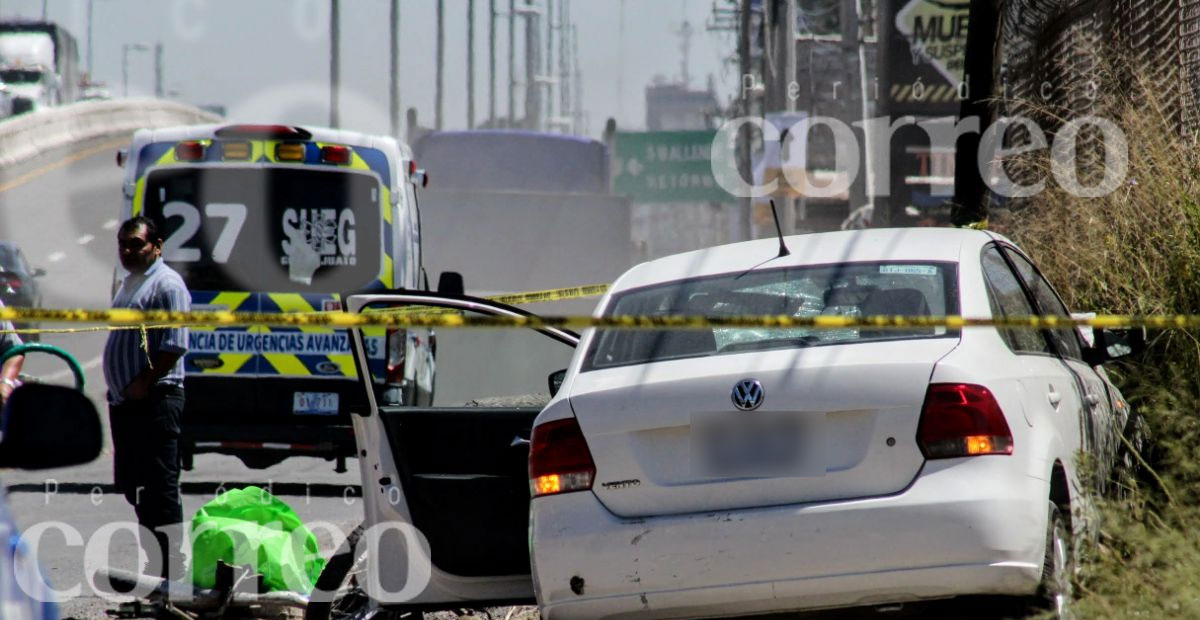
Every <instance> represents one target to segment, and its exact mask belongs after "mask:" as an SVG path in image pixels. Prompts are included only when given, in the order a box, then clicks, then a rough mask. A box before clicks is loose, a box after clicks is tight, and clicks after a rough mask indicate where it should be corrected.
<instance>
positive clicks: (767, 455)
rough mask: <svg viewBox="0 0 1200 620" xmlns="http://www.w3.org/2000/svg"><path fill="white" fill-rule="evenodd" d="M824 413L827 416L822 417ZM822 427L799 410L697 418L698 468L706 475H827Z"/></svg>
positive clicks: (694, 443)
mask: <svg viewBox="0 0 1200 620" xmlns="http://www.w3.org/2000/svg"><path fill="white" fill-rule="evenodd" d="M822 417H823V416H822ZM818 428H819V425H817V424H816V423H815V420H808V419H806V417H805V416H803V415H801V414H798V413H796V412H784V411H756V412H717V413H702V414H700V413H698V414H694V415H693V416H692V425H691V440H692V469H693V473H694V474H696V475H700V476H705V477H716V478H733V477H782V476H823V475H824V474H825V468H824V467H823V466H822V465H821V463H820V459H819V458H814V457H817V452H818V450H816V449H814V445H813V442H814V440H816V439H817V436H818V433H817V432H816V431H817V429H818Z"/></svg>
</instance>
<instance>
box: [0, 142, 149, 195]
mask: <svg viewBox="0 0 1200 620" xmlns="http://www.w3.org/2000/svg"><path fill="white" fill-rule="evenodd" d="M128 143H129V140H128V139H121V140H112V141H110V142H105V143H104V144H101V145H99V146H96V147H93V148H90V149H87V150H85V151H80V152H78V153H75V154H74V155H71V156H70V157H65V158H63V159H60V160H58V161H56V162H54V163H52V164H46V165H45V166H42V167H41V168H35V169H33V170H30V171H29V172H26V173H25V174H22V175H21V176H19V177H17V178H15V179H13V180H11V181H9V182H7V183H4V184H0V194H2V193H4V192H7V191H8V190H10V189H14V188H17V187H20V186H22V185H24V184H26V183H28V182H30V181H32V180H34V179H36V178H38V177H40V176H42V175H44V174H46V173H48V172H53V171H55V170H58V169H59V168H63V167H65V166H69V165H71V164H73V163H75V162H77V161H79V160H81V159H87V158H89V157H92V156H93V155H97V154H99V153H103V152H104V151H111V150H112V149H115V148H120V147H122V146H124V145H126V144H128Z"/></svg>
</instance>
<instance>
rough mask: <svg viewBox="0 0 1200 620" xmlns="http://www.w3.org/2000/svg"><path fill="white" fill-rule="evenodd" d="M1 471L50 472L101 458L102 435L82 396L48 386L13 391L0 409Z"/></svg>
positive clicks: (93, 408) (96, 417) (27, 386)
mask: <svg viewBox="0 0 1200 620" xmlns="http://www.w3.org/2000/svg"><path fill="white" fill-rule="evenodd" d="M0 420H2V425H0V467H14V468H19V469H50V468H53V467H68V466H71V465H81V464H83V463H88V462H91V461H93V460H95V458H96V457H97V456H99V455H100V449H101V447H102V446H103V431H102V430H101V426H100V416H99V415H98V414H97V413H96V406H95V405H93V404H92V401H90V400H88V397H87V396H85V395H84V393H83V392H81V391H79V390H76V389H73V388H70V387H67V386H63V385H48V384H45V383H26V384H23V385H21V386H20V387H18V388H17V389H15V390H13V392H12V394H11V395H9V397H8V401H7V402H5V404H4V409H3V410H0Z"/></svg>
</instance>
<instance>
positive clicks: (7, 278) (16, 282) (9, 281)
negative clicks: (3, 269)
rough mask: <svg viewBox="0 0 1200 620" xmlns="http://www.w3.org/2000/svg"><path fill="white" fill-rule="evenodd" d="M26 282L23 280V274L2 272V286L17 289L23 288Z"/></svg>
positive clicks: (0, 281) (0, 274) (0, 276)
mask: <svg viewBox="0 0 1200 620" xmlns="http://www.w3.org/2000/svg"><path fill="white" fill-rule="evenodd" d="M23 284H24V282H21V276H18V275H17V274H15V273H0V286H3V287H7V288H10V289H12V290H14V291H15V290H17V289H19V288H21V286H22V285H23Z"/></svg>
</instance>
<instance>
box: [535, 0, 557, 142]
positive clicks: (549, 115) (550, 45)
mask: <svg viewBox="0 0 1200 620" xmlns="http://www.w3.org/2000/svg"><path fill="white" fill-rule="evenodd" d="M555 1H556V0H546V66H545V68H544V69H539V70H540V71H542V77H543V78H545V81H544V84H545V86H546V90H545V97H543V98H542V101H543V102H545V107H546V128H547V129H550V128H551V127H550V124H551V122H552V121H553V120H554V80H553V78H552V76H553V75H554V3H555ZM540 81H541V80H539V82H540ZM539 90H540V89H539Z"/></svg>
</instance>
